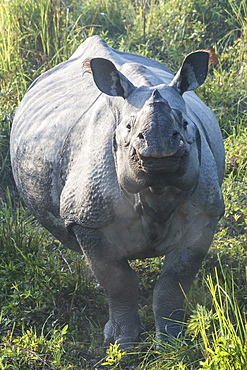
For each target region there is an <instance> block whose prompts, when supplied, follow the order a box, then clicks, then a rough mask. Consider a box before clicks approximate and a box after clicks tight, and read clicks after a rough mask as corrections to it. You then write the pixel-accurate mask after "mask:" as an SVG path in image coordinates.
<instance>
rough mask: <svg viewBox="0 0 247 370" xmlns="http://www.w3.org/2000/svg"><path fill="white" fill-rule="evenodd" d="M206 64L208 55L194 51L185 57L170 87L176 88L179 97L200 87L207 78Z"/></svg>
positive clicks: (204, 52)
mask: <svg viewBox="0 0 247 370" xmlns="http://www.w3.org/2000/svg"><path fill="white" fill-rule="evenodd" d="M208 62H209V53H208V52H206V51H201V50H200V51H195V52H194V53H191V54H189V55H187V57H186V58H185V59H184V61H183V64H182V67H181V68H180V70H179V71H178V73H177V74H176V76H175V77H174V79H173V80H172V82H171V83H170V86H174V87H176V89H177V90H178V91H179V93H180V94H181V95H182V94H183V93H184V92H185V91H190V90H194V89H196V88H197V87H199V86H201V85H202V84H203V82H204V81H205V79H206V77H207V73H208Z"/></svg>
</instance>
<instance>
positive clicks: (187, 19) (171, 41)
mask: <svg viewBox="0 0 247 370" xmlns="http://www.w3.org/2000/svg"><path fill="white" fill-rule="evenodd" d="M127 9H128V10H127ZM246 21H247V6H246V2H245V1H243V0H235V1H232V0H217V1H214V2H213V6H212V2H210V1H201V0H199V1H198V0H184V1H180V0H175V1H174V0H173V1H163V0H158V1H157V0H150V1H146V0H135V1H131V0H121V1H118V2H117V1H116V0H97V1H94V0H87V1H77V0H68V1H67V2H61V1H59V0H40V1H38V0H26V1H22V0H9V1H7V0H3V1H1V2H0V51H1V52H0V86H1V90H0V107H1V109H0V122H1V125H0V198H1V199H2V200H1V203H0V271H1V274H0V301H1V314H0V369H1V370H2V369H3V370H5V369H16V370H17V369H22V370H25V369H58V370H62V369H103V368H107V369H134V368H135V369H149V370H154V369H158V370H159V369H172V370H175V369H176V370H178V369H183V370H184V369H186V370H187V369H189V370H196V369H204V370H208V369H214V370H216V369H217V370H226V369H227V370H228V369H229V370H230V369H237V370H238V369H240V370H244V369H246V366H247V359H246V358H247V349H246V337H247V333H246V328H247V325H246V324H247V323H246V312H247V304H246V282H247V271H246V265H247V236H246V223H247V221H246V220H247V206H246V205H247V157H246V142H247V129H246V126H247V125H246V123H247V105H246V101H247V97H246V94H247V93H246V84H247V59H246V58H247V46H246V40H247V25H246ZM93 34H101V35H102V36H103V37H104V38H105V39H106V40H107V41H108V42H109V44H110V45H112V46H113V47H116V48H118V49H119V50H123V51H132V52H137V53H140V54H142V55H146V56H148V57H152V58H156V59H157V60H160V61H162V62H165V63H166V64H167V65H168V66H169V67H170V68H171V69H172V70H174V71H176V70H177V68H178V67H179V65H180V63H181V60H182V58H183V56H184V55H185V54H187V53H188V52H190V51H192V50H196V49H201V48H209V49H214V50H215V51H216V52H217V53H218V54H219V60H220V61H219V64H218V65H213V66H212V67H211V68H210V72H209V76H208V78H207V81H206V83H205V84H204V85H203V86H202V87H200V88H199V89H198V91H197V92H198V95H199V96H200V97H201V98H202V100H203V101H204V102H205V103H206V104H207V105H209V106H210V107H211V108H212V109H213V110H214V112H215V113H216V115H217V118H218V120H219V123H220V126H221V128H222V132H223V136H224V141H225V149H226V176H225V181H224V183H223V193H224V197H225V203H226V213H225V216H224V217H223V219H222V220H221V221H220V223H219V226H218V229H217V233H216V235H215V238H214V241H213V244H212V247H211V249H210V252H209V254H208V256H207V258H206V259H205V261H204V263H203V265H202V268H201V270H200V272H199V273H198V276H197V279H196V280H195V282H194V285H193V287H192V289H191V291H190V293H189V295H188V297H186V312H187V319H188V320H187V322H188V326H187V330H188V335H190V337H191V339H192V340H191V343H188V342H186V343H184V342H183V343H182V345H181V342H180V341H178V343H177V345H175V346H173V347H170V346H168V345H166V344H164V346H163V348H162V351H161V350H160V349H157V348H156V347H155V343H154V339H153V335H152V330H153V315H152V310H151V291H152V287H153V285H154V282H155V281H156V279H157V276H158V275H159V271H160V266H161V263H162V260H161V259H158V258H157V259H153V260H150V259H147V260H145V261H135V262H133V268H134V269H135V270H136V271H137V274H138V275H139V278H140V282H141V285H140V300H141V307H142V309H141V316H142V319H143V321H144V322H145V324H146V327H147V328H148V330H149V332H150V335H149V337H148V339H147V341H146V342H143V343H141V344H140V346H139V347H137V348H135V349H132V350H130V351H126V353H123V352H121V351H120V350H119V348H118V346H117V345H113V346H111V347H109V348H108V349H107V352H106V353H105V352H104V351H103V350H102V349H101V348H100V346H101V343H102V339H103V338H102V328H103V325H104V323H105V322H106V321H107V304H106V302H105V299H104V296H103V294H102V293H101V292H100V291H98V290H97V289H96V286H97V282H96V281H95V280H94V278H93V276H92V275H91V273H90V271H89V269H88V267H87V264H86V262H85V260H84V259H83V257H82V256H80V255H77V254H75V253H73V252H70V251H65V250H63V249H62V248H61V246H60V243H59V242H58V241H57V240H54V238H52V237H51V236H50V235H49V234H48V232H46V231H45V230H44V229H42V228H41V227H40V226H39V225H38V224H37V223H36V221H35V220H34V218H33V217H32V216H31V215H30V214H29V213H28V211H27V210H26V209H25V207H24V206H23V205H22V204H21V203H20V201H19V199H18V197H17V195H16V193H15V190H14V184H13V179H12V176H11V166H10V161H9V135H10V129H11V123H12V119H13V115H14V111H15V108H16V107H17V105H18V103H19V102H20V100H21V99H22V97H23V95H24V93H25V91H26V89H27V88H28V86H29V84H30V83H31V81H32V80H33V79H34V78H35V77H37V76H38V75H39V74H40V73H42V72H43V71H45V70H47V69H49V68H51V67H53V66H54V65H56V64H57V63H59V62H62V61H64V60H66V59H67V58H68V57H69V56H70V55H71V54H72V53H73V52H74V51H75V49H76V48H77V46H79V44H80V43H81V42H82V41H83V40H84V39H85V38H86V37H88V36H91V35H93ZM7 186H8V187H9V189H10V191H6V188H7ZM14 199H15V200H14ZM104 363H105V365H103V364H104Z"/></svg>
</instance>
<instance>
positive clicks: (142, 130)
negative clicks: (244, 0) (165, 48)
mask: <svg viewBox="0 0 247 370" xmlns="http://www.w3.org/2000/svg"><path fill="white" fill-rule="evenodd" d="M208 60H209V54H208V52H206V51H197V52H194V53H191V54H189V55H188V56H187V57H186V58H185V60H184V61H183V63H182V66H181V68H180V69H179V71H178V72H177V74H176V75H175V76H174V75H173V74H172V72H171V71H170V70H169V69H168V68H167V67H165V66H164V65H163V64H161V63H159V62H157V61H154V60H151V59H149V58H146V57H143V56H139V55H135V54H131V53H126V52H119V51H117V50H115V49H113V48H111V47H109V46H108V45H107V43H106V42H105V41H104V40H103V39H102V38H100V37H99V36H93V37H90V38H88V39H87V40H86V41H85V42H83V43H82V44H81V45H80V47H79V48H78V49H77V51H76V52H75V53H74V54H73V55H72V57H71V58H70V59H69V60H68V61H65V62H63V63H61V64H59V65H57V66H56V67H54V68H52V69H51V70H49V71H48V72H46V73H44V74H42V75H41V76H40V77H39V78H37V79H36V80H35V81H34V82H33V84H32V85H31V86H30V88H29V90H28V91H27V93H26V95H25V96H24V98H23V100H22V102H21V104H20V106H19V108H18V110H17V112H16V115H15V119H14V122H13V127H12V133H11V160H12V168H13V173H14V178H15V181H16V185H17V188H18V189H19V192H20V194H21V196H22V197H23V199H24V201H25V204H26V205H27V207H29V209H30V210H31V212H32V213H33V214H34V215H35V216H36V218H37V219H38V220H39V221H40V223H41V224H42V225H43V226H44V227H45V228H47V229H48V230H49V231H50V232H51V233H52V234H53V235H54V236H55V237H56V238H57V239H59V240H60V241H61V242H62V243H63V244H64V245H65V246H66V247H68V248H71V249H72V250H75V251H79V252H83V253H84V255H85V256H86V258H87V260H88V262H89V264H90V267H91V269H92V271H93V273H94V274H95V276H96V278H97V280H98V282H99V284H100V285H101V286H102V287H103V288H104V291H105V294H106V296H107V300H108V303H109V321H108V322H107V324H106V325H105V329H104V339H105V341H104V342H105V344H106V345H108V344H109V343H111V342H114V341H117V342H119V343H120V344H121V345H122V346H127V345H130V344H133V343H134V342H136V341H137V340H138V338H139V336H140V334H141V333H142V332H143V330H144V327H143V324H142V322H141V319H140V316H139V313H138V280H137V277H136V274H135V272H134V271H133V269H132V268H131V267H130V265H129V263H128V260H133V259H143V258H147V257H157V256H164V255H165V259H164V263H163V269H162V272H161V276H160V278H159V279H158V281H157V283H156V285H155V288H154V292H153V311H154V318H155V326H156V332H157V336H158V339H159V340H162V339H165V340H168V341H172V338H174V337H177V336H178V335H179V334H180V333H181V322H182V321H183V317H184V311H183V301H184V294H186V293H187V292H188V290H189V288H190V286H191V283H192V281H193V279H194V277H195V275H196V273H197V272H198V269H199V267H200V265H201V262H202V260H203V258H204V256H205V255H206V253H207V251H208V248H209V246H210V243H211V241H212V238H213V235H214V232H215V228H216V224H217V222H218V220H219V218H220V217H221V216H222V214H223V211H224V203H223V199H222V193H221V189H220V186H221V183H222V180H223V175H224V148H223V141H222V136H221V132H220V129H219V125H218V122H217V120H216V118H215V115H214V114H213V113H212V111H211V110H210V109H209V108H208V107H207V106H205V105H204V103H203V102H202V101H201V100H200V99H199V98H198V97H197V96H196V94H195V93H194V92H193V91H190V90H194V89H196V88H197V87H198V86H200V85H201V84H202V83H203V82H204V80H205V78H206V75H207V71H208Z"/></svg>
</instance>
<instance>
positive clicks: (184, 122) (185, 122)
mask: <svg viewBox="0 0 247 370" xmlns="http://www.w3.org/2000/svg"><path fill="white" fill-rule="evenodd" d="M187 126H188V122H187V121H186V120H183V128H184V129H185V130H186V129H187Z"/></svg>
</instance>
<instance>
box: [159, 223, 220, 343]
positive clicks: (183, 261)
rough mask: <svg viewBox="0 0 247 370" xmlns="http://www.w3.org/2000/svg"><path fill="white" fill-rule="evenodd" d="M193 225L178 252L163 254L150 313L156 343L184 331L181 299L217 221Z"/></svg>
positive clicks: (168, 339) (197, 266)
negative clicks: (152, 312) (160, 271)
mask: <svg viewBox="0 0 247 370" xmlns="http://www.w3.org/2000/svg"><path fill="white" fill-rule="evenodd" d="M197 226H202V225H201V224H200V223H199V225H196V224H195V225H194V226H193V227H192V228H191V230H190V232H188V233H187V235H186V236H185V237H184V238H183V242H182V243H181V245H180V246H178V248H177V249H174V250H173V251H172V252H170V253H169V254H167V255H166V257H165V261H164V265H163V269H162V273H161V276H160V278H159V280H158V281H157V283H156V285H155V289H154V297H153V310H154V316H155V326H156V335H157V338H158V340H164V341H166V342H170V343H172V342H173V339H172V338H173V337H175V338H178V337H180V336H181V333H182V331H183V325H182V322H183V321H184V309H183V303H184V296H185V294H187V293H188V291H189V288H190V286H191V284H192V282H193V280H194V278H195V275H196V273H197V272H198V270H199V268H200V266H201V263H202V260H203V258H204V257H205V255H206V254H207V251H208V248H209V246H210V243H211V241H212V238H213V235H214V230H215V226H216V222H213V223H212V224H211V223H208V225H206V226H204V227H197Z"/></svg>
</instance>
